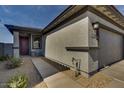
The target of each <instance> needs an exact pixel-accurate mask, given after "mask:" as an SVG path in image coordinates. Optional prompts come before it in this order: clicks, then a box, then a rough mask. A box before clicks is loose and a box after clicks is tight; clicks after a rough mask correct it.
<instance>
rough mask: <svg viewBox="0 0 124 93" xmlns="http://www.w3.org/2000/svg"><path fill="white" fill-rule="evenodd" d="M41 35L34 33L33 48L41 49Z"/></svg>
mask: <svg viewBox="0 0 124 93" xmlns="http://www.w3.org/2000/svg"><path fill="white" fill-rule="evenodd" d="M40 41H41V36H39V35H33V36H32V48H34V49H39V48H40Z"/></svg>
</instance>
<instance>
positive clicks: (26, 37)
mask: <svg viewBox="0 0 124 93" xmlns="http://www.w3.org/2000/svg"><path fill="white" fill-rule="evenodd" d="M5 26H6V27H7V28H8V29H9V31H10V32H11V33H12V34H13V41H14V43H13V55H14V56H15V57H20V56H21V55H22V56H24V55H31V56H41V55H42V50H41V48H42V47H41V40H42V39H41V29H37V28H29V27H20V26H14V25H7V24H5Z"/></svg>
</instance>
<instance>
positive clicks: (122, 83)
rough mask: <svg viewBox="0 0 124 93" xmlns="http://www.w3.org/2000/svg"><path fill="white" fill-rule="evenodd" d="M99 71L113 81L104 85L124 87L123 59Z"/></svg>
mask: <svg viewBox="0 0 124 93" xmlns="http://www.w3.org/2000/svg"><path fill="white" fill-rule="evenodd" d="M101 73H103V74H105V75H108V76H110V77H111V78H113V81H112V82H111V83H110V84H109V85H108V86H106V87H115V88H117V87H118V88H124V60H122V61H120V62H117V63H115V64H113V65H111V66H110V67H108V68H106V69H104V70H103V71H101Z"/></svg>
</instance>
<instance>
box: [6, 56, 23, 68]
mask: <svg viewBox="0 0 124 93" xmlns="http://www.w3.org/2000/svg"><path fill="white" fill-rule="evenodd" d="M21 63H22V61H21V59H20V58H14V57H11V58H9V60H8V63H7V64H6V67H7V68H8V69H12V68H16V67H19V66H20V65H21Z"/></svg>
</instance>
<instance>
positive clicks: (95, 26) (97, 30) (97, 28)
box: [92, 22, 99, 40]
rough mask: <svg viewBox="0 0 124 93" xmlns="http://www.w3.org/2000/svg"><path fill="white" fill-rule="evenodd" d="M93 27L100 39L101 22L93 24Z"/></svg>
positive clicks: (97, 37)
mask: <svg viewBox="0 0 124 93" xmlns="http://www.w3.org/2000/svg"><path fill="white" fill-rule="evenodd" d="M92 26H93V29H94V30H95V32H96V39H97V40H99V22H95V23H93V24H92Z"/></svg>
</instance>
